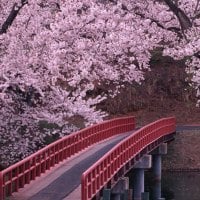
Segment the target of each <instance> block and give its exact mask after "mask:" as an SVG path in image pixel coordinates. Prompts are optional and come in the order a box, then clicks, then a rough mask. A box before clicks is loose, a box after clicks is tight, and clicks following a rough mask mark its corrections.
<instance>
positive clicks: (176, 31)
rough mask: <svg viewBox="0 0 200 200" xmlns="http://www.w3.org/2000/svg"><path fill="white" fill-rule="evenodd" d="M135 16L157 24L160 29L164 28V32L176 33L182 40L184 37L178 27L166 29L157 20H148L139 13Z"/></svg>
mask: <svg viewBox="0 0 200 200" xmlns="http://www.w3.org/2000/svg"><path fill="white" fill-rule="evenodd" d="M135 14H136V15H138V16H140V17H142V18H145V19H149V20H151V23H153V22H154V23H156V25H157V26H158V27H159V28H162V29H164V30H167V31H171V32H174V33H176V34H177V35H178V37H179V38H182V37H183V36H182V34H181V29H180V28H178V27H169V28H166V27H165V26H164V25H162V24H161V23H160V22H159V21H158V20H156V19H152V18H147V17H145V15H144V14H141V13H137V12H135Z"/></svg>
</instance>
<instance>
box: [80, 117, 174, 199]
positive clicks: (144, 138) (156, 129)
mask: <svg viewBox="0 0 200 200" xmlns="http://www.w3.org/2000/svg"><path fill="white" fill-rule="evenodd" d="M175 126H176V120H175V118H174V117H170V118H163V119H160V120H158V121H156V122H153V123H151V124H149V125H146V126H144V127H143V128H141V129H139V130H137V131H136V132H135V133H134V134H131V135H130V136H129V137H128V138H126V139H124V140H123V141H121V142H120V143H118V144H117V145H116V146H115V147H113V149H111V150H110V151H109V152H108V153H106V154H105V155H104V156H103V157H102V158H101V159H100V160H98V161H97V162H96V163H95V164H94V165H92V166H91V167H90V168H89V169H88V170H86V171H85V172H84V173H83V174H82V177H81V195H82V197H81V200H91V199H92V198H93V197H94V196H95V195H96V194H97V193H98V192H99V191H100V190H101V189H102V188H103V187H104V186H105V185H106V184H107V183H108V182H109V181H110V180H111V178H112V177H113V176H114V175H115V174H116V173H117V172H118V171H119V170H120V168H121V167H122V166H124V165H125V164H126V163H127V162H129V161H130V160H131V159H133V158H134V157H135V156H136V155H137V154H138V153H139V152H140V151H142V150H143V149H144V148H145V147H147V146H148V145H149V144H151V143H152V142H154V141H156V140H158V139H159V138H161V137H162V136H165V135H168V134H170V133H173V132H175V128H176V127H175Z"/></svg>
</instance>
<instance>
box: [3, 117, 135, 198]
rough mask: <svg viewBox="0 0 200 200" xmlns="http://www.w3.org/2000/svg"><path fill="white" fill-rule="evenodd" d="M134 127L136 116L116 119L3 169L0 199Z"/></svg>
mask: <svg viewBox="0 0 200 200" xmlns="http://www.w3.org/2000/svg"><path fill="white" fill-rule="evenodd" d="M134 128H135V118H134V117H121V118H116V119H113V120H109V121H105V122H102V123H100V124H97V125H93V126H91V127H89V128H85V129H83V130H80V131H78V132H76V133H73V134H71V135H68V136H65V137H63V138H61V139H59V140H58V141H56V142H54V143H52V144H50V145H48V146H46V147H44V148H43V149H41V150H39V151H37V152H36V153H34V154H32V155H30V156H28V157H27V158H25V159H23V160H22V161H20V162H18V163H16V164H14V165H12V166H10V167H8V168H7V169H5V170H3V171H1V172H0V200H4V199H5V198H6V197H7V196H10V195H11V194H12V193H13V192H17V191H18V189H19V188H22V187H24V185H25V184H29V183H30V181H31V180H34V179H35V178H36V177H38V176H40V175H41V174H42V173H45V171H47V170H49V169H50V168H52V167H53V166H55V165H56V164H58V163H60V162H61V161H63V160H66V159H67V158H69V157H71V156H72V155H74V154H76V153H78V152H80V151H82V150H83V149H85V148H87V147H89V146H91V145H93V144H95V143H97V142H99V141H102V140H105V139H107V138H109V137H112V136H114V135H117V134H120V133H124V132H127V131H131V130H133V129H134Z"/></svg>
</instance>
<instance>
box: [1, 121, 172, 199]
mask: <svg viewBox="0 0 200 200" xmlns="http://www.w3.org/2000/svg"><path fill="white" fill-rule="evenodd" d="M175 131H176V122H175V118H173V117H171V118H163V119H160V120H158V121H156V122H154V123H151V124H149V125H146V126H144V127H143V128H141V129H138V130H135V119H134V117H122V118H116V119H113V120H110V121H105V122H103V123H100V124H97V125H94V126H91V127H89V128H85V129H83V130H81V131H78V132H76V133H73V134H71V135H69V136H66V137H64V138H62V139H60V140H58V141H56V142H54V143H52V144H50V145H48V146H46V147H45V148H43V149H41V150H39V151H38V152H36V153H34V154H32V155H31V156H29V157H27V158H25V159H24V160H22V161H20V162H18V163H16V164H14V165H12V166H10V167H9V168H7V169H5V170H3V171H1V172H0V200H6V199H8V198H7V197H9V199H13V200H25V199H29V200H60V199H65V200H67V199H69V200H70V199H71V200H80V199H81V200H91V199H100V198H102V199H105V200H108V199H111V196H112V198H113V199H117V198H118V197H119V196H121V195H123V199H127V200H128V199H129V196H132V194H131V192H130V190H129V188H128V186H127V180H126V179H125V178H123V177H124V176H125V175H126V174H127V172H128V171H130V170H131V169H133V168H134V169H135V170H136V172H135V174H136V176H135V181H134V192H133V193H134V195H133V196H134V199H135V200H137V199H138V200H139V199H141V198H142V196H145V195H147V194H145V192H144V169H145V168H150V167H152V168H153V171H154V175H155V176H156V177H157V178H158V179H160V178H161V160H160V155H161V154H163V152H165V144H166V143H167V142H169V141H171V140H173V136H174V133H175ZM163 149H164V150H163ZM150 154H152V155H154V156H152V159H151V156H150ZM119 186H120V187H119ZM80 188H81V189H80ZM119 188H124V192H123V194H122V192H121V191H120V190H121V189H119ZM160 190H161V189H160V186H158V190H157V193H156V194H155V195H157V197H156V198H161V196H160V195H161V191H160ZM131 198H132V197H131Z"/></svg>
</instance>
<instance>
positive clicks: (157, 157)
mask: <svg viewBox="0 0 200 200" xmlns="http://www.w3.org/2000/svg"><path fill="white" fill-rule="evenodd" d="M165 154H167V144H166V143H163V144H161V145H160V146H159V147H158V148H156V149H155V150H154V151H153V152H152V172H153V179H154V186H153V194H152V195H153V199H154V200H164V198H161V177H162V155H165Z"/></svg>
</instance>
